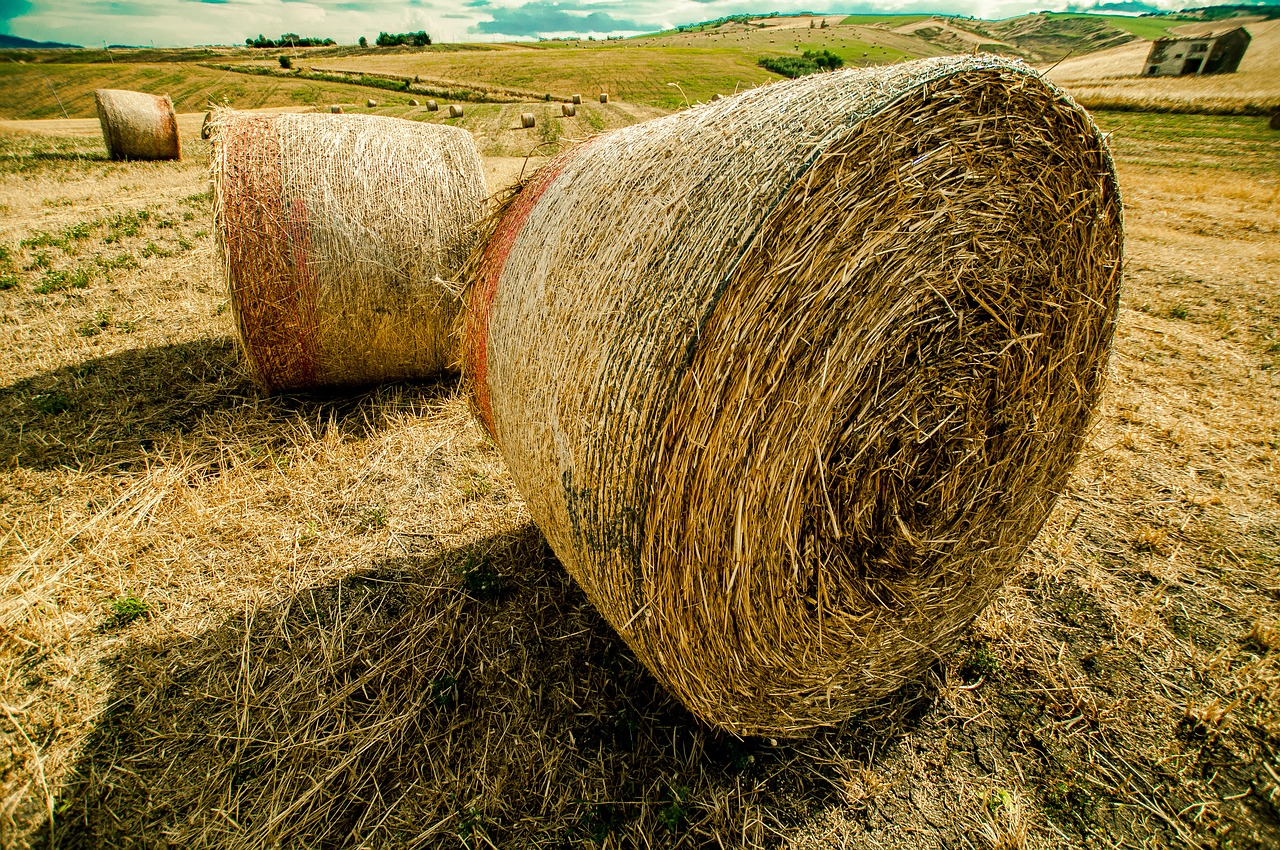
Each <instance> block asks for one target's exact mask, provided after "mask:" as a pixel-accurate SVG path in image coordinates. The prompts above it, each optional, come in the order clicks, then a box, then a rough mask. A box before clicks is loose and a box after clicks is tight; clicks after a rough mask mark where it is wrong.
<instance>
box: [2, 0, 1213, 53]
mask: <svg viewBox="0 0 1280 850" xmlns="http://www.w3.org/2000/svg"><path fill="white" fill-rule="evenodd" d="M1208 2H1212V0H1208ZM1208 2H1206V0H1197V2H1191V1H1190V0H871V2H867V1H866V0H853V2H849V3H838V2H831V0H825V2H824V0H763V2H750V0H630V2H622V0H554V1H553V0H534V2H529V0H454V1H453V2H448V1H447V0H0V33H3V34H8V35H14V36H20V37H22V38H30V39H35V40H37V41H57V42H64V43H69V44H81V45H85V46H86V47H91V46H98V45H106V44H129V45H144V46H145V45H155V46H156V47H176V46H189V45H196V44H243V43H244V40H245V38H248V37H252V36H256V35H258V34H260V33H261V34H264V35H266V36H267V37H268V38H278V37H279V36H280V35H281V34H282V33H286V32H292V33H297V34H299V35H303V36H315V37H320V38H332V39H334V40H335V41H337V42H338V43H340V44H354V43H355V42H356V40H357V39H358V38H359V37H360V36H362V35H363V36H366V37H367V38H368V39H369V41H370V42H372V41H373V40H374V39H375V38H376V37H377V35H378V33H379V32H393V33H398V32H417V31H419V30H426V31H427V32H428V33H430V34H431V36H432V38H433V39H435V40H436V41H508V40H513V39H528V38H537V37H546V38H551V37H556V36H562V35H575V34H576V35H581V36H584V37H585V36H588V35H592V36H595V37H596V38H602V37H604V36H606V35H636V34H639V33H642V32H653V31H655V30H661V29H666V28H668V27H673V26H676V25H677V24H688V23H697V22H699V21H706V20H711V19H714V18H718V17H721V16H722V15H732V14H739V13H743V12H755V13H760V12H771V11H778V12H784V13H787V12H800V11H812V12H817V13H832V14H834V13H849V14H853V13H858V14H861V13H869V12H875V13H881V12H892V13H915V12H931V13H941V14H951V15H973V16H975V17H979V18H987V19H994V18H1007V17H1012V16H1014V15H1021V14H1025V13H1027V12H1033V11H1039V10H1046V9H1047V10H1052V11H1090V10H1098V11H1122V12H1128V13H1131V14H1132V13H1136V12H1140V11H1145V10H1165V11H1172V10H1176V9H1180V8H1184V7H1189V6H1195V5H1208Z"/></svg>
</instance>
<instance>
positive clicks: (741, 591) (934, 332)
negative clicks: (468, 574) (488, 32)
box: [463, 56, 1123, 734]
mask: <svg viewBox="0 0 1280 850" xmlns="http://www.w3.org/2000/svg"><path fill="white" fill-rule="evenodd" d="M494 228H495V229H494V232H493V235H492V237H491V238H490V239H489V240H488V242H487V243H486V246H485V248H484V249H483V251H480V252H477V254H476V256H475V257H473V260H472V263H471V264H470V266H469V273H468V285H469V286H470V294H469V296H468V297H469V308H468V318H467V325H466V335H465V340H464V344H463V352H464V353H463V357H464V362H465V371H466V373H467V375H468V379H469V382H470V386H471V390H472V394H473V401H474V406H475V409H476V411H477V415H478V417H479V418H480V420H481V421H482V422H483V424H484V427H485V428H486V429H487V430H488V431H489V433H490V434H491V435H492V436H493V438H494V440H495V441H496V443H497V445H498V446H499V447H500V449H501V451H502V454H503V456H504V457H505V459H506V462H507V465H508V468H509V469H510V471H511V475H512V477H513V479H514V481H515V483H516V484H517V486H518V487H519V489H520V492H521V493H522V494H523V495H524V497H525V499H526V501H527V504H528V507H529V511H530V513H531V514H532V516H533V518H534V520H535V521H536V522H537V523H538V525H539V526H540V527H541V529H542V531H543V532H544V534H545V535H546V538H547V540H548V542H549V543H550V545H551V546H552V548H553V549H554V550H555V552H556V554H557V555H558V556H559V558H560V560H561V561H562V562H563V563H564V565H565V567H566V569H567V570H568V571H569V572H570V573H571V574H572V575H573V576H574V578H575V579H576V580H577V581H578V582H579V583H580V584H581V585H582V587H583V589H584V590H585V592H586V594H587V596H588V598H589V599H590V600H591V601H592V603H593V604H594V605H595V606H596V607H597V608H598V609H599V610H600V612H601V613H602V614H603V615H604V616H605V617H606V618H607V619H608V620H609V621H610V623H612V624H613V626H614V627H615V628H616V629H617V630H618V632H619V633H620V635H621V636H622V637H623V638H624V639H625V640H626V642H627V643H628V645H630V647H631V648H632V649H633V650H634V651H635V653H636V656H637V657H638V658H639V659H640V660H641V661H642V662H643V663H644V664H645V665H646V666H647V667H648V668H649V669H650V670H651V671H652V672H653V674H654V675H655V676H656V677H657V679H658V680H659V681H660V682H661V683H662V684H663V685H664V686H665V687H666V688H668V689H669V690H670V692H671V693H672V694H674V695H675V696H676V697H677V698H679V699H680V701H681V702H683V703H684V705H685V706H686V707H688V709H689V710H690V711H692V712H693V713H694V714H696V715H697V716H699V717H701V718H703V719H704V720H706V721H707V722H709V723H712V724H715V725H717V726H720V727H723V728H725V729H728V730H731V731H733V732H735V733H738V734H795V733H799V732H801V731H802V730H805V729H808V728H811V727H815V726H822V725H828V724H833V723H838V722H840V721H842V720H844V719H846V718H848V717H850V716H852V715H854V714H856V713H858V712H861V711H864V710H866V709H868V708H869V707H871V706H873V705H875V704H876V703H878V702H880V701H881V700H883V699H884V698H885V697H886V696H887V695H889V694H891V693H892V692H894V691H895V690H897V689H898V688H900V687H902V686H903V685H904V684H906V683H908V682H911V681H913V680H917V679H918V677H919V676H921V675H922V674H923V671H924V670H926V669H927V668H928V667H929V665H931V664H933V663H934V662H935V661H936V660H937V659H939V658H940V657H941V656H942V654H944V653H946V652H947V651H948V650H949V649H950V648H951V647H952V646H954V644H955V643H956V641H957V640H958V639H959V637H960V635H961V634H962V633H963V630H964V629H965V627H966V626H967V625H968V624H969V623H970V622H971V621H972V620H973V618H974V617H975V616H977V614H978V613H979V612H980V611H981V610H982V609H983V608H984V607H985V606H986V605H987V603H988V602H989V601H990V600H991V598H992V596H993V595H994V594H995V593H996V591H997V590H998V588H999V587H1000V585H1001V582H1002V581H1003V580H1004V579H1005V577H1006V576H1007V575H1008V573H1009V572H1010V570H1012V569H1013V567H1014V566H1015V565H1016V564H1017V562H1018V560H1019V558H1020V557H1021V555H1022V553H1023V552H1024V550H1025V549H1026V547H1027V545H1028V544H1029V543H1030V541H1031V540H1032V538H1034V537H1035V535H1036V534H1037V532H1038V531H1039V529H1040V528H1041V526H1042V524H1043V523H1044V521H1045V519H1046V517H1047V515H1048V513H1049V510H1050V509H1051V508H1052V506H1053V504H1054V502H1055V500H1056V498H1057V494H1059V493H1060V492H1062V490H1063V488H1064V486H1065V484H1066V480H1067V475H1068V473H1069V472H1070V470H1071V468H1072V465H1073V463H1074V461H1075V459H1076V456H1077V455H1078V453H1079V451H1080V448H1081V446H1082V445H1083V443H1084V439H1085V434H1086V432H1087V430H1088V428H1089V425H1090V422H1091V420H1092V417H1093V414H1094V411H1095V409H1096V406H1097V404H1098V399H1099V395H1100V393H1101V391H1102V387H1103V382H1104V375H1105V371H1106V364H1107V361H1108V357H1109V353H1110V348H1111V341H1112V336H1113V333H1114V327H1115V319H1116V311H1117V308H1118V303H1119V291H1120V283H1121V264H1122V252H1123V232H1122V224H1121V207H1120V198H1119V194H1118V188H1117V183H1116V177H1115V170H1114V165H1113V163H1112V160H1111V156H1110V154H1109V152H1108V150H1107V147H1106V143H1105V141H1104V139H1103V137H1102V135H1101V134H1100V133H1099V132H1098V130H1097V128H1096V127H1095V126H1094V125H1093V123H1092V121H1091V120H1090V118H1089V116H1088V114H1087V113H1085V112H1084V110H1082V109H1081V108H1079V107H1078V106H1077V105H1076V104H1075V103H1074V101H1072V100H1071V99H1070V98H1069V97H1067V96H1066V95H1065V94H1063V93H1062V92H1061V91H1060V90H1059V89H1057V88H1055V87H1053V86H1052V85H1051V84H1050V83H1048V82H1046V81H1044V80H1042V79H1041V78H1040V77H1039V76H1037V73H1036V71H1035V70H1034V69H1033V68H1031V67H1029V66H1027V65H1024V64H1022V63H1019V62H1013V61H1009V60H1004V59H999V58H996V57H990V56H984V57H948V58H942V59H930V60H922V61H918V62H910V63H902V64H898V65H891V66H883V67H878V68H871V69H857V70H845V71H837V72H833V73H828V74H816V75H813V76H809V77H804V78H801V79H798V80H792V81H786V82H780V83H776V84H774V85H770V86H764V87H760V88H757V89H752V90H750V91H748V92H745V93H743V94H740V95H738V97H736V98H733V99H730V100H725V101H722V102H721V103H718V104H709V105H705V106H700V107H695V108H694V109H692V110H686V111H683V112H680V113H677V114H674V115H671V116H668V117H666V118H661V119H657V120H654V121H650V122H646V123H644V124H638V125H634V126H631V127H628V128H625V129H622V130H618V131H616V132H613V133H610V134H606V135H603V136H600V137H597V138H595V139H593V140H591V141H588V142H586V143H583V144H581V145H579V146H577V147H575V148H572V149H570V150H569V151H567V152H565V153H564V154H562V155H561V156H560V157H558V158H557V159H555V160H553V161H552V162H551V163H550V164H549V165H548V166H546V167H544V169H543V170H541V171H540V172H539V173H538V174H537V175H536V176H535V177H534V178H533V180H532V181H531V182H529V183H528V184H526V185H525V186H524V187H523V189H522V191H521V192H520V193H519V194H517V195H516V196H515V197H514V200H513V201H512V202H511V204H510V205H509V206H508V207H507V208H506V210H505V212H503V214H502V215H501V217H500V218H499V219H498V220H497V221H496V224H495V225H494Z"/></svg>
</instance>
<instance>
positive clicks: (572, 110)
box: [560, 103, 578, 118]
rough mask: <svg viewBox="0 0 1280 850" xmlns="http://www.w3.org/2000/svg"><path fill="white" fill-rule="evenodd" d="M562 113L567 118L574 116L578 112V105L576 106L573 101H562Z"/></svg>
mask: <svg viewBox="0 0 1280 850" xmlns="http://www.w3.org/2000/svg"><path fill="white" fill-rule="evenodd" d="M560 114H561V115H563V116H564V117H565V118H572V117H573V116H575V115H577V114H578V107H576V106H574V105H573V104H572V103H562V104H560Z"/></svg>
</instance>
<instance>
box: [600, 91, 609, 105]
mask: <svg viewBox="0 0 1280 850" xmlns="http://www.w3.org/2000/svg"><path fill="white" fill-rule="evenodd" d="M600 102H601V103H608V102H609V95H607V94H606V93H604V92H600Z"/></svg>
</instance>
